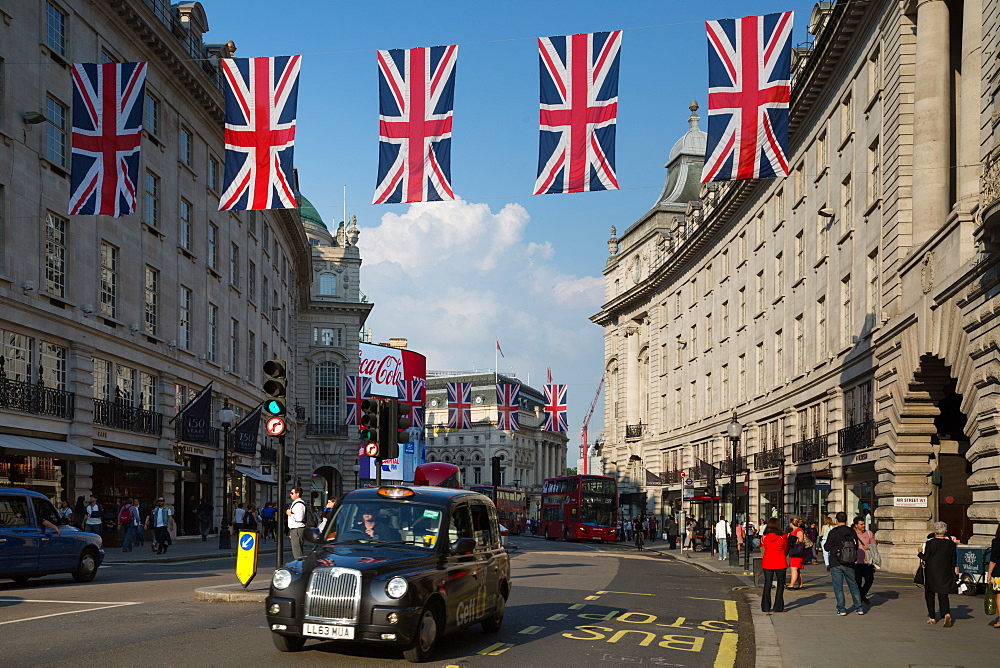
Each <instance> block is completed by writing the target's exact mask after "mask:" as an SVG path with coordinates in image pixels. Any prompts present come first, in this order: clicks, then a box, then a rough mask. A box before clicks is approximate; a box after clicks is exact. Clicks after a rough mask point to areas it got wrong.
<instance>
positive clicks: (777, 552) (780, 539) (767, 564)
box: [760, 517, 788, 614]
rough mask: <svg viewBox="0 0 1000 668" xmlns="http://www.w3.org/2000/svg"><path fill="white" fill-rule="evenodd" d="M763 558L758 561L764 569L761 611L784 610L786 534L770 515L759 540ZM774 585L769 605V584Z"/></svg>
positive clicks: (768, 612) (786, 561) (786, 568)
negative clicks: (772, 598)
mask: <svg viewBox="0 0 1000 668" xmlns="http://www.w3.org/2000/svg"><path fill="white" fill-rule="evenodd" d="M760 549H761V552H762V553H763V558H762V559H761V562H760V567H761V570H763V571H764V595H763V596H762V597H761V599H760V609H761V611H762V612H766V613H767V614H771V613H772V612H784V611H785V576H786V575H787V573H788V535H787V534H783V533H781V524H780V523H779V522H778V518H777V517H772V518H771V519H769V520H768V521H767V526H766V527H764V535H763V536H762V537H761V540H760ZM772 584H773V586H774V589H775V593H774V605H773V607H772V605H771V586H772Z"/></svg>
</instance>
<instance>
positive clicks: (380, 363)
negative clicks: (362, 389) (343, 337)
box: [358, 343, 403, 397]
mask: <svg viewBox="0 0 1000 668" xmlns="http://www.w3.org/2000/svg"><path fill="white" fill-rule="evenodd" d="M358 348H359V350H358V354H359V359H358V372H359V373H360V375H362V376H367V377H368V378H371V379H372V394H373V395H375V396H379V397H396V396H399V390H398V389H397V387H396V384H397V383H398V382H399V381H400V380H402V379H403V352H402V351H401V350H399V349H398V348H389V347H387V346H376V345H372V344H370V343H362V344H360V345H359V346H358Z"/></svg>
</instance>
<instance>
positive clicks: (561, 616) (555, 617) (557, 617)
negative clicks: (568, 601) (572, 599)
mask: <svg viewBox="0 0 1000 668" xmlns="http://www.w3.org/2000/svg"><path fill="white" fill-rule="evenodd" d="M567 617H569V615H564V614H562V613H559V614H557V615H552V616H551V617H549V618H548V619H546V620H545V621H548V622H558V621H560V620H563V619H566V618H567Z"/></svg>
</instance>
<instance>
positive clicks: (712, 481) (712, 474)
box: [708, 464, 717, 497]
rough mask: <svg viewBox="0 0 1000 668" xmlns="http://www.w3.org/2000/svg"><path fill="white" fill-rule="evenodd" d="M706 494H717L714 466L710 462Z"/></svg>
mask: <svg viewBox="0 0 1000 668" xmlns="http://www.w3.org/2000/svg"><path fill="white" fill-rule="evenodd" d="M708 495H709V496H712V497H714V496H717V494H716V493H715V467H714V466H712V465H711V464H710V465H709V467H708Z"/></svg>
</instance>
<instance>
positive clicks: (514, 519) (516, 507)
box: [469, 485, 528, 535]
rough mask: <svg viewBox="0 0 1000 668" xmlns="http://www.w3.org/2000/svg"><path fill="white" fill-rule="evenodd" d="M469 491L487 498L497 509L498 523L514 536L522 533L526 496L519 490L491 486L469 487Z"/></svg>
mask: <svg viewBox="0 0 1000 668" xmlns="http://www.w3.org/2000/svg"><path fill="white" fill-rule="evenodd" d="M469 489H471V490H472V491H473V492H479V493H480V494H482V495H483V496H488V497H490V499H491V500H492V501H493V505H495V506H496V507H497V515H498V516H499V517H500V523H501V524H503V525H504V526H505V527H507V531H509V532H510V533H512V534H514V535H520V534H522V533H524V529H525V527H526V526H527V522H528V496H527V494H525V493H524V492H523V491H521V490H519V489H512V488H510V487H494V486H493V485H470V486H469Z"/></svg>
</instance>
